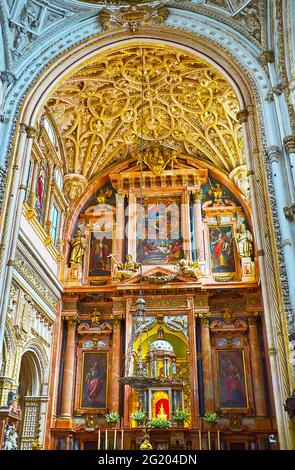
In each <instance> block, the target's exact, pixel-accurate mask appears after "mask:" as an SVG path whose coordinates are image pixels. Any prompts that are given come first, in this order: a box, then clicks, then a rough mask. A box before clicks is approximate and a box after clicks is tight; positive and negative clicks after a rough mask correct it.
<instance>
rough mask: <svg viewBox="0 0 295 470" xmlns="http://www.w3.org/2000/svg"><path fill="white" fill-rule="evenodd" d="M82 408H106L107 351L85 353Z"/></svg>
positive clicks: (83, 360)
mask: <svg viewBox="0 0 295 470" xmlns="http://www.w3.org/2000/svg"><path fill="white" fill-rule="evenodd" d="M82 362H83V369H82V370H83V374H82V384H81V385H82V394H81V408H106V391H107V353H104V352H100V353H96V352H95V353H92V352H84V353H83V359H82Z"/></svg>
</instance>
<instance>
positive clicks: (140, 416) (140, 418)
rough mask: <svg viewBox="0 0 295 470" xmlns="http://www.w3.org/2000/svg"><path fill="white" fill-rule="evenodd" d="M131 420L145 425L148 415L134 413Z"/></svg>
mask: <svg viewBox="0 0 295 470" xmlns="http://www.w3.org/2000/svg"><path fill="white" fill-rule="evenodd" d="M131 419H134V420H135V421H138V422H139V423H144V422H145V420H146V415H145V412H144V411H134V413H133V414H132V415H131Z"/></svg>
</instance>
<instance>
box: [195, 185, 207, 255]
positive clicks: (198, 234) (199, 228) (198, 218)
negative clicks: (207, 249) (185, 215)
mask: <svg viewBox="0 0 295 470" xmlns="http://www.w3.org/2000/svg"><path fill="white" fill-rule="evenodd" d="M192 197H193V202H194V206H193V207H194V228H195V233H194V235H195V240H196V250H197V260H204V255H205V253H204V246H203V220H202V208H201V202H202V190H201V188H199V189H196V190H194V191H192Z"/></svg>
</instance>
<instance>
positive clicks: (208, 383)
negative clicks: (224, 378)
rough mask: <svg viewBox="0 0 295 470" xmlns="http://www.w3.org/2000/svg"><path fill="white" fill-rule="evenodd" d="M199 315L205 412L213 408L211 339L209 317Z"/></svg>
mask: <svg viewBox="0 0 295 470" xmlns="http://www.w3.org/2000/svg"><path fill="white" fill-rule="evenodd" d="M199 317H200V320H201V345H202V363H203V390H204V405H205V412H206V413H207V411H212V410H214V409H215V405H214V390H213V368H212V355H211V341H210V329H209V317H208V316H207V315H203V314H199Z"/></svg>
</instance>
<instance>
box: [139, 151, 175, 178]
mask: <svg viewBox="0 0 295 470" xmlns="http://www.w3.org/2000/svg"><path fill="white" fill-rule="evenodd" d="M179 156H180V152H178V151H177V150H172V151H171V150H168V149H165V148H164V147H159V146H155V147H151V148H148V149H146V150H145V151H144V152H143V163H145V165H146V166H147V167H148V168H149V169H150V170H151V171H152V172H153V173H154V175H160V174H161V173H163V171H164V170H165V168H166V167H167V166H168V165H171V167H172V168H173V163H174V162H176V161H177V158H178V157H179ZM136 157H137V160H138V163H140V161H141V158H142V156H141V154H139V153H138V154H136Z"/></svg>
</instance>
